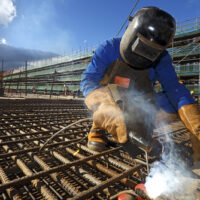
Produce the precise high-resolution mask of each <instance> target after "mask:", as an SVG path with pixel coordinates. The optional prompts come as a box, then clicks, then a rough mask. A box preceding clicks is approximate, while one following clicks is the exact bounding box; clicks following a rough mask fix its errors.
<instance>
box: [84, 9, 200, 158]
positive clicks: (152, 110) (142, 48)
mask: <svg viewBox="0 0 200 200" xmlns="http://www.w3.org/2000/svg"><path fill="white" fill-rule="evenodd" d="M175 26H176V25H175V20H174V18H173V17H172V16H171V15H169V14H168V13H166V12H165V11H163V10H161V9H159V8H156V7H146V8H142V9H140V10H139V11H137V12H136V13H135V15H134V16H133V19H132V20H131V22H130V24H129V25H128V27H127V29H126V31H125V33H124V35H123V36H122V38H114V39H111V40H108V41H106V42H105V43H104V44H102V45H101V46H100V47H99V48H98V49H97V50H96V51H95V53H94V55H93V57H92V60H91V62H90V64H89V66H88V68H87V69H86V70H85V71H84V72H83V75H82V81H81V89H82V91H83V94H84V96H85V97H86V98H85V103H86V105H87V106H88V108H89V109H90V110H92V111H93V125H92V128H91V130H90V133H89V135H88V147H89V148H91V149H93V150H96V151H102V150H104V149H105V147H106V141H105V139H104V137H103V136H104V133H105V131H107V132H108V133H109V134H111V135H112V136H113V138H114V140H115V141H117V142H119V143H126V142H127V140H128V136H127V135H128V133H129V132H130V131H132V132H134V133H135V134H139V137H140V138H141V137H142V138H145V139H144V140H145V141H146V142H147V143H148V142H150V143H151V142H152V131H153V128H154V122H155V121H156V113H157V116H158V115H160V116H162V118H163V116H165V118H168V119H169V118H171V119H174V118H176V117H177V116H178V115H177V113H178V114H179V117H180V119H181V120H182V121H183V123H184V124H185V126H186V127H187V128H188V129H189V130H190V132H191V141H192V145H193V152H194V154H193V158H194V160H195V162H196V161H198V160H200V130H199V129H200V114H199V111H198V109H197V107H196V105H194V101H193V98H192V96H191V95H190V93H189V91H188V90H187V89H186V88H185V87H184V85H183V84H180V83H179V80H178V78H177V75H176V72H175V70H174V67H173V66H172V59H171V57H170V55H169V54H168V52H167V51H166V48H167V46H168V45H169V43H170V42H171V41H172V39H173V37H174V33H175V29H176V27H175ZM155 81H159V83H160V84H161V85H162V89H163V92H160V93H158V94H155V93H154V91H153V87H154V85H155ZM133 151H134V149H133Z"/></svg>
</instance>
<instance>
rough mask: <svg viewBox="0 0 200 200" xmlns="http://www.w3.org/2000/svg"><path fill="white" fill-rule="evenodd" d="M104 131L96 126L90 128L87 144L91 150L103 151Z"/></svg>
mask: <svg viewBox="0 0 200 200" xmlns="http://www.w3.org/2000/svg"><path fill="white" fill-rule="evenodd" d="M104 133H105V131H104V130H102V129H98V128H91V130H90V132H89V134H88V143H87V146H88V148H89V149H91V150H93V151H99V152H100V151H104V150H105V149H107V148H106V145H107V142H106V141H105V139H104V138H103V137H104Z"/></svg>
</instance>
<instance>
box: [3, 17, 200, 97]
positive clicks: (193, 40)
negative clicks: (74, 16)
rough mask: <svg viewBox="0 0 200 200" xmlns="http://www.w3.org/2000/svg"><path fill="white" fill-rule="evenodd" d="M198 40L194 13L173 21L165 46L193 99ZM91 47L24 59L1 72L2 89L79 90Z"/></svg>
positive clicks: (199, 67) (199, 24) (198, 78)
mask: <svg viewBox="0 0 200 200" xmlns="http://www.w3.org/2000/svg"><path fill="white" fill-rule="evenodd" d="M199 44H200V17H196V18H193V19H191V20H187V21H184V22H181V23H178V24H177V32H176V35H175V37H174V40H173V41H172V43H171V44H170V46H169V48H168V51H169V53H170V54H171V56H172V58H173V63H174V67H175V70H176V72H177V74H178V76H179V78H180V81H181V82H182V83H183V84H185V86H186V87H187V88H188V89H189V90H190V91H191V93H192V94H193V96H194V97H195V98H196V99H199V98H200V97H199V95H200V45H199ZM94 50H95V48H90V49H89V48H88V49H85V50H82V51H79V52H74V53H73V54H72V55H69V56H61V57H57V58H52V59H47V60H41V61H37V62H25V63H24V66H22V67H21V68H19V69H17V70H11V71H9V72H5V73H4V75H3V87H4V88H5V92H6V93H8V94H9V93H16V92H17V93H26V94H27V93H37V94H50V95H51V94H54V95H67V94H71V93H74V92H75V93H77V92H78V93H79V90H80V80H81V74H82V72H83V71H84V69H86V67H87V66H88V64H89V62H90V60H91V57H92V55H93V53H94ZM2 65H3V64H2ZM157 89H158V88H157Z"/></svg>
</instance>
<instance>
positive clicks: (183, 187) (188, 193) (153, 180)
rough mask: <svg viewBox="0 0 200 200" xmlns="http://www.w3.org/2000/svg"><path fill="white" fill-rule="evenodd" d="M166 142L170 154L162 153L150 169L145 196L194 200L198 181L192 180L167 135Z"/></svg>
mask: <svg viewBox="0 0 200 200" xmlns="http://www.w3.org/2000/svg"><path fill="white" fill-rule="evenodd" d="M167 132H168V133H169V132H171V131H170V130H169V131H167ZM166 141H167V142H168V143H169V145H170V147H169V149H170V153H169V152H168V153H163V155H162V160H161V161H159V162H156V163H154V166H153V167H152V168H151V170H150V174H149V176H148V177H147V178H146V183H145V187H146V190H147V194H148V195H149V197H151V198H152V199H162V198H161V197H166V198H167V199H169V200H174V199H177V200H196V199H197V197H196V195H197V194H196V192H197V188H198V187H199V186H200V180H199V179H193V178H192V174H191V172H190V171H189V170H188V169H186V167H185V166H186V165H185V163H184V162H183V161H182V160H181V159H180V155H177V152H176V150H177V149H176V147H175V145H174V144H173V141H172V140H171V139H170V137H168V136H167V135H166Z"/></svg>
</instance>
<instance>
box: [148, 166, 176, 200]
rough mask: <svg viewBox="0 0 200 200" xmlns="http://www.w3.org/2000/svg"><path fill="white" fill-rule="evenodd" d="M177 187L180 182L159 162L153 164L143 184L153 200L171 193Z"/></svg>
mask: <svg viewBox="0 0 200 200" xmlns="http://www.w3.org/2000/svg"><path fill="white" fill-rule="evenodd" d="M179 185H180V181H179V179H178V177H176V175H175V173H174V172H173V171H171V170H170V169H168V168H167V167H166V166H165V165H163V164H162V163H161V162H157V163H155V165H154V167H153V168H152V169H151V172H150V175H149V176H148V177H147V179H146V183H145V187H146V190H147V194H148V195H149V197H151V198H153V199H155V198H157V197H159V196H161V195H163V194H165V195H166V194H167V193H173V192H174V191H176V190H177V186H179Z"/></svg>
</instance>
